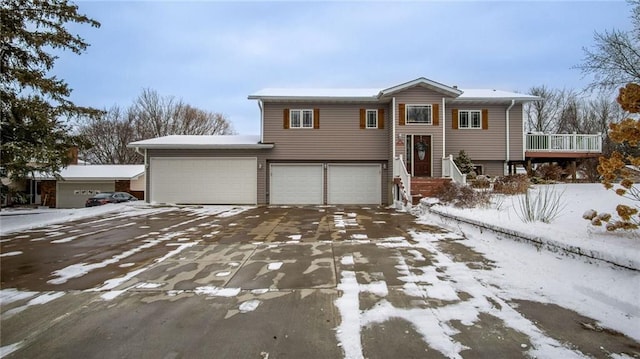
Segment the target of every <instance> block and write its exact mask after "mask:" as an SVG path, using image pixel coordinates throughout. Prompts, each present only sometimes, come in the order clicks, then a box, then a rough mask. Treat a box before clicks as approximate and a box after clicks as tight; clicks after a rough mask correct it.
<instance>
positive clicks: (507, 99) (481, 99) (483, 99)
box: [448, 97, 542, 103]
mask: <svg viewBox="0 0 640 359" xmlns="http://www.w3.org/2000/svg"><path fill="white" fill-rule="evenodd" d="M540 100H542V98H540V97H465V98H460V97H458V98H454V99H451V100H449V101H448V102H449V103H461V102H511V101H516V102H522V103H524V102H531V101H540Z"/></svg>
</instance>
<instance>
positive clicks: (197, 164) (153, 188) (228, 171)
mask: <svg viewBox="0 0 640 359" xmlns="http://www.w3.org/2000/svg"><path fill="white" fill-rule="evenodd" d="M257 168H258V160H257V158H256V157H229V158H222V157H192V158H179V157H151V158H150V160H149V176H150V182H149V183H150V197H149V200H150V201H151V202H159V203H189V204H256V203H257V176H258V174H257Z"/></svg>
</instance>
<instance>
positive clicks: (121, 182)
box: [31, 165, 146, 208]
mask: <svg viewBox="0 0 640 359" xmlns="http://www.w3.org/2000/svg"><path fill="white" fill-rule="evenodd" d="M60 177H61V178H55V177H52V176H51V175H48V174H42V173H37V172H36V173H35V174H34V177H33V180H32V182H33V185H32V187H33V192H31V193H33V194H34V195H35V197H36V198H35V200H36V202H35V203H41V204H42V205H43V206H49V207H52V208H79V207H84V204H85V201H86V200H87V199H88V198H90V197H92V196H93V195H95V194H97V193H100V192H114V191H116V192H129V193H131V194H132V195H134V196H135V197H137V198H139V199H144V191H145V183H146V181H145V168H144V165H69V166H67V167H65V168H64V169H62V170H61V171H60Z"/></svg>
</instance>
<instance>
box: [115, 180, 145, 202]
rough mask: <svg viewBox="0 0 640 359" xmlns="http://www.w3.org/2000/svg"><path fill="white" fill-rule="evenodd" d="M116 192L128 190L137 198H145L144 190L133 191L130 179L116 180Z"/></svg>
mask: <svg viewBox="0 0 640 359" xmlns="http://www.w3.org/2000/svg"><path fill="white" fill-rule="evenodd" d="M116 192H127V193H129V194H131V195H132V196H134V197H136V198H137V199H140V200H143V199H144V191H132V190H131V181H129V180H122V181H116Z"/></svg>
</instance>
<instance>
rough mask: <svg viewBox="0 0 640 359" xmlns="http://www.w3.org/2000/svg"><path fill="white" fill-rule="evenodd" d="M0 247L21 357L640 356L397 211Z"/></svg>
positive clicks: (8, 317) (273, 218)
mask: <svg viewBox="0 0 640 359" xmlns="http://www.w3.org/2000/svg"><path fill="white" fill-rule="evenodd" d="M2 241H3V242H2V249H1V252H2V253H3V254H6V253H20V254H17V255H9V256H6V255H3V257H2V261H1V262H0V264H1V269H2V272H1V280H2V289H3V296H2V299H3V302H2V309H1V310H2V321H1V325H2V326H1V330H2V332H1V333H0V334H1V336H0V338H1V346H2V349H1V350H2V351H1V352H0V353H4V354H5V355H6V356H7V357H11V358H13V357H15V358H18V357H28V358H45V357H46V358H71V357H84V358H98V357H101V358H102V357H123V358H341V357H349V358H359V357H366V358H441V357H485V358H489V357H490V358H493V357H522V356H527V355H542V356H545V355H549V354H551V355H553V356H562V357H571V356H575V357H580V356H582V355H591V356H601V355H602V353H604V352H605V351H606V352H608V353H627V354H628V355H638V353H639V352H640V351H639V349H638V348H639V347H638V345H637V343H635V342H634V341H633V340H630V339H629V338H626V337H624V336H622V335H619V334H618V333H609V332H606V331H604V332H603V331H595V330H585V328H584V327H583V326H581V324H580V323H590V322H592V321H591V320H590V319H589V318H583V317H580V316H579V315H577V314H576V313H574V312H572V311H570V310H568V309H565V308H560V307H557V306H553V305H544V304H540V303H534V302H526V301H519V302H507V301H505V300H502V299H501V298H500V296H499V291H500V290H499V288H493V287H491V286H488V285H485V284H483V283H482V282H480V281H478V280H476V279H475V278H474V275H473V273H474V271H490V270H491V269H492V268H493V265H494V264H493V263H491V262H490V261H488V260H486V259H485V258H484V257H483V256H482V255H480V254H479V253H476V252H474V251H473V250H471V249H469V248H468V247H466V246H464V239H463V238H460V237H459V236H457V235H455V234H452V233H449V232H447V231H444V230H442V229H440V228H436V227H431V226H426V225H421V224H418V223H416V222H415V218H414V217H413V216H411V215H409V214H406V213H397V212H395V211H393V210H389V209H385V208H363V207H353V208H337V207H326V208H323V207H304V208H297V207H294V208H280V207H279V208H269V207H260V208H253V209H248V210H244V211H243V210H240V209H231V210H227V211H223V212H220V213H215V211H213V212H212V211H210V210H209V211H207V210H203V209H200V208H159V209H154V210H150V211H148V212H146V213H145V214H144V215H139V216H134V217H131V216H125V215H109V216H103V217H99V218H93V219H91V220H85V221H79V222H75V223H66V224H64V225H58V226H50V227H48V228H44V229H41V230H34V231H26V232H20V233H15V234H12V235H10V236H5V237H2ZM12 288H15V290H14V289H12ZM549 313H554V314H553V315H551V316H550V315H549ZM572 323H573V324H572ZM603 348H604V349H603Z"/></svg>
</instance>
